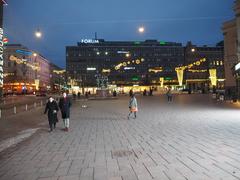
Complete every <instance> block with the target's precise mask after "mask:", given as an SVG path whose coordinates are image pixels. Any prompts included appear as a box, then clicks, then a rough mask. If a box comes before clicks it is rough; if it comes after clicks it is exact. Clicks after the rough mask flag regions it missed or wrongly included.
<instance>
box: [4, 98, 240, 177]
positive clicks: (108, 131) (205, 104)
mask: <svg viewBox="0 0 240 180" xmlns="http://www.w3.org/2000/svg"><path fill="white" fill-rule="evenodd" d="M137 99H138V103H139V113H138V115H137V119H133V118H132V119H130V120H127V114H128V100H129V98H128V97H120V98H119V99H117V100H105V101H100V100H99V101H96V100H89V101H78V102H76V103H75V104H74V106H73V108H72V111H71V120H70V132H68V133H66V132H63V131H62V130H61V128H62V122H61V121H60V122H59V123H58V127H57V129H56V130H55V131H54V132H53V133H49V132H48V131H47V130H48V126H47V119H46V121H45V122H44V128H41V129H40V130H39V131H38V132H37V133H36V134H35V135H33V136H32V137H31V138H29V139H28V140H26V141H25V142H22V143H20V144H19V145H17V146H16V147H14V148H10V149H7V150H5V151H4V152H2V153H1V156H0V179H1V180H26V179H29V180H79V179H80V180H152V179H154V180H237V179H240V117H239V114H240V112H239V109H238V107H237V106H238V105H235V106H232V105H230V104H222V103H220V102H216V101H213V100H212V99H211V98H210V97H209V96H208V95H176V96H175V97H174V101H173V102H172V103H168V102H167V100H166V97H165V96H153V97H142V96H140V95H139V96H137ZM83 104H86V105H87V108H82V105H83ZM39 116H40V117H41V118H42V116H43V115H42V114H39ZM35 118H38V117H35ZM46 118H47V117H46Z"/></svg>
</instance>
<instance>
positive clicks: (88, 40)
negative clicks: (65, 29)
mask: <svg viewBox="0 0 240 180" xmlns="http://www.w3.org/2000/svg"><path fill="white" fill-rule="evenodd" d="M81 43H85V44H98V43H99V40H97V39H82V40H81Z"/></svg>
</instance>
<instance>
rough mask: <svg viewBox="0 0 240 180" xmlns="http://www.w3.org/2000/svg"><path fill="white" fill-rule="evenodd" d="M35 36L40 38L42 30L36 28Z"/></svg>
mask: <svg viewBox="0 0 240 180" xmlns="http://www.w3.org/2000/svg"><path fill="white" fill-rule="evenodd" d="M35 36H36V38H41V37H42V32H41V31H40V30H39V29H38V30H37V31H36V32H35Z"/></svg>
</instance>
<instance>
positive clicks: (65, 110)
mask: <svg viewBox="0 0 240 180" xmlns="http://www.w3.org/2000/svg"><path fill="white" fill-rule="evenodd" d="M71 105H72V103H71V101H70V99H69V97H67V93H65V92H64V93H63V97H62V98H61V99H60V101H59V104H58V106H59V108H60V110H61V113H62V119H63V124H64V129H63V130H64V131H69V118H70V107H71Z"/></svg>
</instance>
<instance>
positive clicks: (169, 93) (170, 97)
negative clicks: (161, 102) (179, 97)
mask: <svg viewBox="0 0 240 180" xmlns="http://www.w3.org/2000/svg"><path fill="white" fill-rule="evenodd" d="M166 95H167V99H168V102H171V101H172V92H171V87H169V88H168V91H167V94H166Z"/></svg>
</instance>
